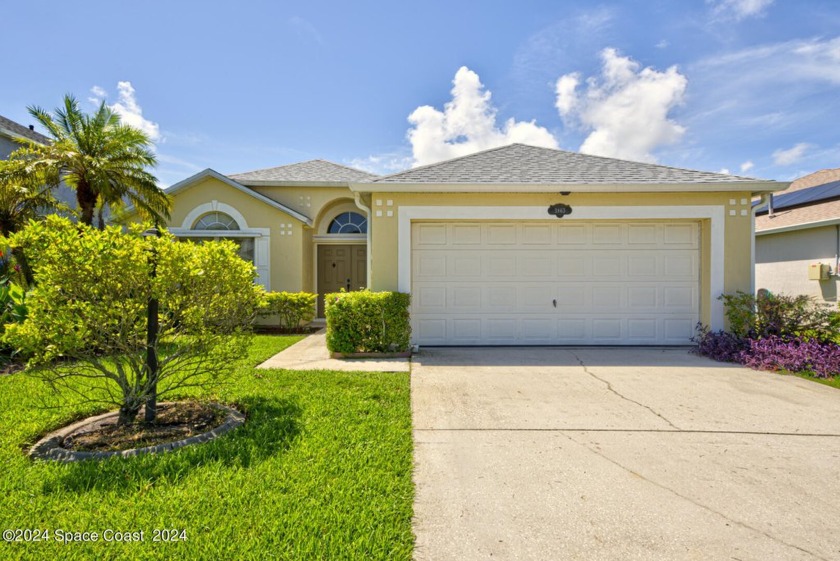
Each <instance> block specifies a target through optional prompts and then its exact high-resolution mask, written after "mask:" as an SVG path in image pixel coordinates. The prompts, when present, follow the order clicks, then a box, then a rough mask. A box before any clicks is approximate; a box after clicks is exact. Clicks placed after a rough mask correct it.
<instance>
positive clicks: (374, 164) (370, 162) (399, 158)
mask: <svg viewBox="0 0 840 561" xmlns="http://www.w3.org/2000/svg"><path fill="white" fill-rule="evenodd" d="M346 163H347V165H348V166H351V167H354V168H356V169H360V170H362V171H366V172H369V173H375V174H377V175H388V174H390V173H397V172H398V171H403V170H406V169H408V168H410V167H411V164H412V163H413V158H412V157H411V156H407V155H405V154H397V153H390V154H378V155H375V156H368V157H366V158H353V159H352V160H348V161H347V162H346Z"/></svg>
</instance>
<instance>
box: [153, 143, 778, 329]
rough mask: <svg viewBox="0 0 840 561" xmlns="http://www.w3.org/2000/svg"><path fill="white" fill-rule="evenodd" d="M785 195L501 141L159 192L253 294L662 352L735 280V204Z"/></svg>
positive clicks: (744, 217) (176, 218) (741, 209)
mask: <svg viewBox="0 0 840 561" xmlns="http://www.w3.org/2000/svg"><path fill="white" fill-rule="evenodd" d="M785 187H787V184H786V183H778V182H774V181H765V180H758V179H750V178H743V177H737V176H732V175H723V174H716V173H709V172H702V171H694V170H685V169H678V168H671V167H665V166H659V165H653V164H645V163H638V162H628V161H622V160H616V159H611V158H601V157H595V156H587V155H583V154H577V153H572V152H566V151H561V150H552V149H547V148H537V147H532V146H526V145H522V144H513V145H510V146H505V147H501V148H495V149H491V150H486V151H484V152H478V153H475V154H472V155H469V156H464V157H461V158H456V159H454V160H448V161H445V162H440V163H437V164H432V165H429V166H423V167H418V168H414V169H411V170H408V171H404V172H401V173H397V174H394V175H389V176H385V177H377V176H374V175H371V174H368V173H365V172H362V171H359V170H355V169H351V168H347V167H344V166H340V165H338V164H333V163H330V162H325V161H322V160H314V161H309V162H304V163H300V164H292V165H288V166H281V167H278V168H271V169H265V170H258V171H254V172H249V173H242V174H235V175H230V176H224V175H221V174H219V173H216V172H215V171H212V170H205V171H203V172H201V173H198V174H196V175H194V176H192V177H190V178H188V179H186V180H184V181H182V182H180V183H178V184H176V185H174V186H172V187H171V188H170V189H169V190H168V192H169V193H170V194H171V195H172V196H173V200H174V209H173V212H172V220H171V222H170V229H171V231H172V232H174V233H175V234H176V235H178V236H181V237H185V238H208V237H210V238H215V237H224V238H234V239H237V240H239V241H240V244H241V247H242V253H243V256H245V257H246V258H249V259H253V261H254V265H255V266H256V268H257V271H258V272H259V282H260V283H262V284H263V285H264V286H265V287H266V288H267V289H270V290H289V291H298V290H306V291H313V292H318V293H321V294H323V293H325V292H331V291H336V290H338V289H340V288H345V289H351V290H355V289H358V288H361V287H369V288H371V289H373V290H399V291H403V292H410V293H411V294H412V307H411V314H412V329H413V341H414V342H415V343H417V344H420V345H505V344H510V345H528V344H532V345H546V344H595V345H640V344H642V345H643V344H655V345H669V344H686V343H688V341H689V338H690V337H691V336H692V334H693V332H694V327H695V325H696V323H697V322H698V321H701V322H703V323H704V324H707V325H710V326H711V327H712V328H713V329H719V328H723V327H724V314H723V307H722V304H721V302H720V301H719V300H718V296H719V295H720V294H721V293H724V292H727V293H728V292H734V291H736V290H743V291H750V290H752V289H753V253H754V252H753V246H752V241H753V236H752V232H753V214H752V211H751V200H752V198H753V197H754V196H757V195H765V194H767V193H770V192H773V191H778V190H781V189H784V188H785ZM320 312H321V308H320V307H319V313H320Z"/></svg>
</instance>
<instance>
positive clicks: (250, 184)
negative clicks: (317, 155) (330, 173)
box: [231, 178, 350, 188]
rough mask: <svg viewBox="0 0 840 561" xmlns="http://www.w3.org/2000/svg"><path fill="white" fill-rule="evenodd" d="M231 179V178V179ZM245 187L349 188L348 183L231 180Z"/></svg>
mask: <svg viewBox="0 0 840 561" xmlns="http://www.w3.org/2000/svg"><path fill="white" fill-rule="evenodd" d="M231 179H233V178H231ZM233 181H236V182H238V183H239V184H241V185H245V186H246V187H345V188H346V187H349V186H350V182H349V181H276V180H269V179H263V180H251V179H247V180H245V179H233Z"/></svg>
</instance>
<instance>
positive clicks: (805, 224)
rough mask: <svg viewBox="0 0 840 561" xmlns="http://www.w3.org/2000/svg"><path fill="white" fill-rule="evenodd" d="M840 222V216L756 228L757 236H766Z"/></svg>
mask: <svg viewBox="0 0 840 561" xmlns="http://www.w3.org/2000/svg"><path fill="white" fill-rule="evenodd" d="M835 224H840V218H828V219H826V220H815V221H813V222H801V223H799V224H789V225H787V226H779V227H778V228H766V229H764V230H756V231H755V235H756V236H766V235H767V234H781V233H783V232H793V231H795V230H810V229H811V228H822V227H824V226H834V225H835Z"/></svg>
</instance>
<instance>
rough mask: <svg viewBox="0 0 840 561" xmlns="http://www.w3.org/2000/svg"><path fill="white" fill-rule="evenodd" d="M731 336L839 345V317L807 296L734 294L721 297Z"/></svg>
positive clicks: (826, 306) (839, 315)
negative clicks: (806, 340) (799, 340)
mask: <svg viewBox="0 0 840 561" xmlns="http://www.w3.org/2000/svg"><path fill="white" fill-rule="evenodd" d="M721 299H722V300H723V303H724V305H725V306H726V317H727V319H729V327H730V329H731V330H732V333H733V335H735V336H737V337H740V338H748V339H761V338H764V337H771V336H775V337H781V338H782V339H785V340H789V339H797V338H802V339H816V340H817V341H820V342H822V343H825V342H829V341H834V342H838V343H840V335H838V332H839V331H840V314H838V313H837V312H836V311H835V310H833V309H832V308H831V307H830V306H828V305H824V304H819V303H817V302H816V301H815V300H814V299H813V298H811V297H809V296H787V295H776V294H765V295H762V296H759V297H755V296H753V295H752V294H747V293H744V292H737V293H735V294H724V295H723V296H721Z"/></svg>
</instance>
